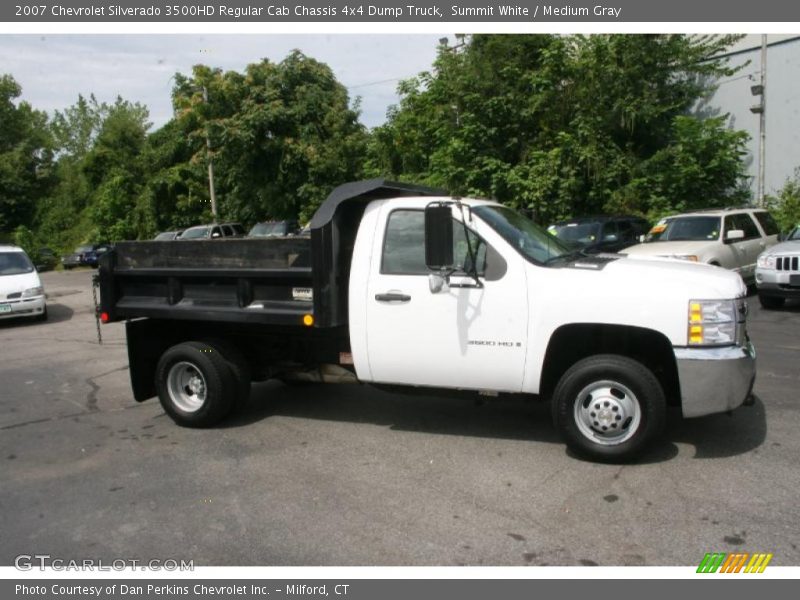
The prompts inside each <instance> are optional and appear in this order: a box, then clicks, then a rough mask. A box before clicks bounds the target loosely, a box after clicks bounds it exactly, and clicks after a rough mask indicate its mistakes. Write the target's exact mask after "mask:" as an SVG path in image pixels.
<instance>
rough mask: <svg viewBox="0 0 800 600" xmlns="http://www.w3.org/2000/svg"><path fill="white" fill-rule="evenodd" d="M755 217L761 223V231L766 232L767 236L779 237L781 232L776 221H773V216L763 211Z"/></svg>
mask: <svg viewBox="0 0 800 600" xmlns="http://www.w3.org/2000/svg"><path fill="white" fill-rule="evenodd" d="M755 215H756V219H758V222H759V223H761V229H763V230H764V233H765V234H766V235H778V234H779V233H780V232H781V230H780V227H778V224H777V223H776V222H775V219H773V218H772V215H771V214H769V213H768V212H763V211H761V212H757V213H755Z"/></svg>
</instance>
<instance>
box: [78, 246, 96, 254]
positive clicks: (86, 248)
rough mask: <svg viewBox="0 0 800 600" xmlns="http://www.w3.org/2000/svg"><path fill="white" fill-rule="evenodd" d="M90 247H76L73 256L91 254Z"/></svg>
mask: <svg viewBox="0 0 800 600" xmlns="http://www.w3.org/2000/svg"><path fill="white" fill-rule="evenodd" d="M91 251H92V246H78V247H77V248H75V254H84V253H86V252H91Z"/></svg>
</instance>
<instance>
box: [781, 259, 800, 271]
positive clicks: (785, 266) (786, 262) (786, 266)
mask: <svg viewBox="0 0 800 600" xmlns="http://www.w3.org/2000/svg"><path fill="white" fill-rule="evenodd" d="M798 262H800V257H797V256H779V257H777V258H776V259H775V268H776V269H777V270H778V271H800V264H798Z"/></svg>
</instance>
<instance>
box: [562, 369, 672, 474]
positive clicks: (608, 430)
mask: <svg viewBox="0 0 800 600" xmlns="http://www.w3.org/2000/svg"><path fill="white" fill-rule="evenodd" d="M552 410H553V421H554V423H555V426H556V428H557V429H558V430H559V432H560V433H561V435H562V436H563V437H564V439H565V440H566V443H567V446H568V447H569V448H570V449H571V450H573V451H574V452H576V453H577V454H580V455H582V456H585V457H587V458H590V459H592V460H597V461H601V462H625V461H630V460H632V459H634V458H636V456H638V455H639V453H640V452H641V451H642V450H643V449H644V448H645V447H646V446H647V444H648V443H650V442H651V441H652V440H653V439H654V438H656V437H657V436H658V435H659V434H660V433H661V431H662V430H663V428H664V422H665V418H666V401H665V399H664V391H663V390H662V388H661V384H660V383H659V382H658V380H657V379H656V377H655V375H653V373H652V371H650V369H648V368H647V367H645V366H644V365H643V364H641V363H639V362H637V361H635V360H632V359H630V358H627V357H624V356H617V355H613V354H604V355H598V356H592V357H589V358H585V359H583V360H581V361H578V362H577V363H575V364H574V365H572V367H570V368H569V369H568V370H567V372H566V373H564V375H563V376H562V377H561V379H560V380H559V382H558V385H557V386H556V389H555V392H554V393H553V399H552Z"/></svg>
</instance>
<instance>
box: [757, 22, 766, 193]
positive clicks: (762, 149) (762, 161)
mask: <svg viewBox="0 0 800 600" xmlns="http://www.w3.org/2000/svg"><path fill="white" fill-rule="evenodd" d="M766 147H767V34H766V33H765V34H762V36H761V114H760V115H759V119H758V205H759V206H762V207H763V206H764V205H765V204H766V198H765V197H764V184H765V181H764V179H765V173H766V166H767V161H766V152H767V148H766Z"/></svg>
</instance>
